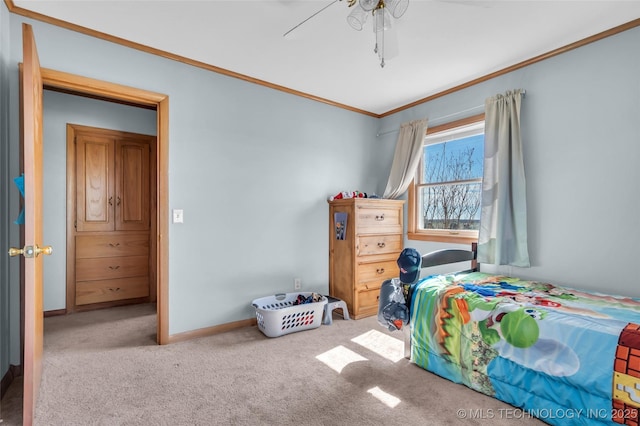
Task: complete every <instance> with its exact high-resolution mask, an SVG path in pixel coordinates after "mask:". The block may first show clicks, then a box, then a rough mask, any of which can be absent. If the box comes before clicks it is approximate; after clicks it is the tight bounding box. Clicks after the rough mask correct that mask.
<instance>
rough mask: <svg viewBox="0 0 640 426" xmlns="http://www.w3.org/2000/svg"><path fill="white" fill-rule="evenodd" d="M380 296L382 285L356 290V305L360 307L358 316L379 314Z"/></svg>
mask: <svg viewBox="0 0 640 426" xmlns="http://www.w3.org/2000/svg"><path fill="white" fill-rule="evenodd" d="M379 298H380V287H378V288H377V289H373V290H366V291H358V292H356V306H357V307H358V308H357V310H358V312H357V314H356V316H358V317H363V316H370V315H375V314H377V312H378V300H379Z"/></svg>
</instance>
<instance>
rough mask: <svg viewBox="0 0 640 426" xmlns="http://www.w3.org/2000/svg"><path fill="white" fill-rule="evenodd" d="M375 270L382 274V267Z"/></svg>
mask: <svg viewBox="0 0 640 426" xmlns="http://www.w3.org/2000/svg"><path fill="white" fill-rule="evenodd" d="M376 272H377V273H378V274H384V268H378V269H376Z"/></svg>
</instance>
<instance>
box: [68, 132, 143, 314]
mask: <svg viewBox="0 0 640 426" xmlns="http://www.w3.org/2000/svg"><path fill="white" fill-rule="evenodd" d="M74 130H75V133H74V134H75V137H74V141H73V143H74V147H75V151H76V155H75V165H76V170H75V172H76V173H75V179H74V180H75V197H76V199H75V205H76V209H75V220H74V228H75V229H74V231H75V232H74V242H75V255H74V261H75V265H74V266H73V268H72V270H71V271H69V272H70V273H69V275H70V276H74V278H72V283H71V284H72V288H71V289H69V288H68V290H67V293H68V298H69V299H70V300H71V301H73V303H72V304H71V306H69V304H68V310H71V311H73V310H78V309H82V310H84V309H93V308H97V307H105V306H113V305H118V304H123V303H138V302H148V301H149V300H150V296H152V294H151V291H150V290H151V286H152V285H153V284H154V280H153V278H152V274H151V271H152V268H151V264H152V262H153V257H152V252H151V239H150V236H151V232H150V231H151V227H152V226H151V223H152V221H151V214H152V213H151V211H152V208H151V197H150V193H151V192H152V187H153V185H152V180H151V176H152V169H153V161H154V151H153V149H152V147H153V139H154V137H152V136H146V135H138V134H132V133H126V132H119V131H111V130H106V129H91V128H85V127H82V126H75V127H74Z"/></svg>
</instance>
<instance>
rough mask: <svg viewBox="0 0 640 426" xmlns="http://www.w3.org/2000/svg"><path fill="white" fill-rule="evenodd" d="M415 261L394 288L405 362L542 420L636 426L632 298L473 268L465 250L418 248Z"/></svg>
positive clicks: (637, 322) (639, 395)
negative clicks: (449, 269) (412, 272)
mask: <svg viewBox="0 0 640 426" xmlns="http://www.w3.org/2000/svg"><path fill="white" fill-rule="evenodd" d="M466 260H470V261H471V262H472V267H471V269H469V270H465V271H462V272H456V273H451V274H445V275H430V276H426V272H427V271H425V268H429V267H431V266H435V265H440V264H444V263H449V262H459V261H466ZM422 268H423V270H422V276H423V278H421V279H420V280H419V281H418V282H417V283H416V284H413V285H411V286H410V287H405V288H404V292H405V297H406V304H407V307H408V312H409V325H408V326H405V327H404V331H405V342H406V345H405V348H406V349H405V355H407V357H409V358H410V360H411V362H414V363H415V364H417V365H418V366H420V367H422V368H424V369H426V370H428V371H430V372H433V373H435V374H437V375H439V376H442V377H444V378H446V379H449V380H451V381H453V382H456V383H461V384H464V385H465V386H468V387H469V388H472V389H474V390H476V391H478V392H481V393H483V394H486V395H490V396H492V397H495V398H497V399H499V400H502V401H504V402H506V403H508V404H510V405H512V406H514V407H517V408H519V409H521V410H522V413H523V414H525V415H527V416H533V417H537V418H539V419H541V420H543V421H544V422H546V423H549V424H557V425H566V424H584V425H594V424H595V425H597V424H628V425H638V409H639V407H640V299H637V298H630V297H621V296H615V295H606V294H601V293H594V292H586V291H581V290H577V289H574V288H567V287H559V286H554V285H553V284H550V283H545V282H537V281H528V280H521V279H518V278H514V277H505V276H496V275H490V274H487V273H482V272H479V269H478V266H477V264H476V262H475V252H474V251H467V250H440V251H437V252H434V253H429V254H426V255H424V256H422Z"/></svg>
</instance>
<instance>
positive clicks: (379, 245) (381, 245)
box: [378, 241, 387, 248]
mask: <svg viewBox="0 0 640 426" xmlns="http://www.w3.org/2000/svg"><path fill="white" fill-rule="evenodd" d="M386 245H387V244H385V242H384V241H382V242H379V243H378V247H380V248H384V247H385V246H386Z"/></svg>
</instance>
